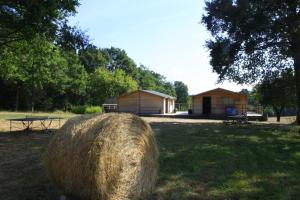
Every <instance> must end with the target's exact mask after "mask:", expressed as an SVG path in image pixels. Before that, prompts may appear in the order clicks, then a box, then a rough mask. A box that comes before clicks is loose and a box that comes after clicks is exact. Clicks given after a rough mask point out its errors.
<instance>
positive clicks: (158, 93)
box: [118, 90, 176, 99]
mask: <svg viewBox="0 0 300 200" xmlns="http://www.w3.org/2000/svg"><path fill="white" fill-rule="evenodd" d="M139 91H141V92H145V93H148V94H152V95H155V96H160V97H163V98H166V99H176V97H173V96H170V95H167V94H164V93H161V92H157V91H154V90H135V91H132V92H129V93H126V94H123V95H121V96H118V98H120V97H124V96H128V95H130V94H133V93H136V92H139Z"/></svg>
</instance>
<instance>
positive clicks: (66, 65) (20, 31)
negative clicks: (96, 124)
mask: <svg viewBox="0 0 300 200" xmlns="http://www.w3.org/2000/svg"><path fill="white" fill-rule="evenodd" d="M78 5H79V3H78V0H51V1H50V0H45V1H35V0H28V1H14V0H8V1H5V2H1V3H0V17H1V21H0V108H1V109H10V110H19V109H21V110H32V111H34V110H35V109H39V110H54V109H64V110H67V109H69V108H70V107H71V106H72V105H83V104H92V105H101V104H102V103H103V102H104V101H105V99H107V98H109V97H114V96H118V95H120V94H122V93H125V92H128V91H130V90H135V89H147V90H156V91H160V92H163V93H167V94H170V95H173V96H176V91H175V86H174V84H173V83H171V82H169V81H167V80H166V78H165V77H164V76H162V75H161V74H158V73H156V72H154V71H152V70H150V69H148V68H147V67H145V66H143V65H141V66H137V65H136V64H135V62H134V61H133V60H132V59H131V58H130V57H129V56H128V55H127V53H126V52H125V51H124V50H121V49H119V48H114V47H111V48H99V47H96V46H95V45H93V44H92V43H91V42H90V40H89V37H88V36H87V35H86V33H84V32H83V31H81V30H80V29H78V28H77V27H72V26H69V25H68V20H67V19H68V17H69V16H71V15H74V14H75V12H76V8H77V6H78ZM177 94H178V95H179V97H180V95H181V93H177ZM183 103H184V102H183Z"/></svg>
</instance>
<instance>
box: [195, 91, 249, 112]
mask: <svg viewBox="0 0 300 200" xmlns="http://www.w3.org/2000/svg"><path fill="white" fill-rule="evenodd" d="M203 97H211V115H225V114H226V108H228V107H230V106H235V107H236V108H237V110H238V112H239V113H245V112H247V105H248V100H247V97H246V96H243V95H238V94H236V95H235V94H228V93H223V92H220V93H211V94H210V93H207V94H203V95H198V96H193V99H192V103H193V105H192V108H193V114H198V115H202V114H203V110H202V109H203Z"/></svg>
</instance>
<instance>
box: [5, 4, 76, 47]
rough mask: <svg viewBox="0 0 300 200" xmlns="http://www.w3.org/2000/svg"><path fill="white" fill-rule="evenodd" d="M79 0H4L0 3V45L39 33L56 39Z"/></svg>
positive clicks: (25, 38)
mask: <svg viewBox="0 0 300 200" xmlns="http://www.w3.org/2000/svg"><path fill="white" fill-rule="evenodd" d="M78 5H79V2H78V0H44V1H36V0H26V1H22V0H6V1H1V3H0V19H1V20H0V47H2V46H4V45H10V43H12V42H15V41H20V40H31V39H33V38H34V37H35V35H36V34H38V35H45V36H46V37H51V38H53V39H54V38H55V36H56V35H57V33H58V32H59V31H60V29H61V27H62V25H63V24H66V20H67V17H69V16H70V15H73V14H74V13H75V11H76V7H77V6H78Z"/></svg>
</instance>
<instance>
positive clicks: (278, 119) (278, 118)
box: [276, 113, 280, 122]
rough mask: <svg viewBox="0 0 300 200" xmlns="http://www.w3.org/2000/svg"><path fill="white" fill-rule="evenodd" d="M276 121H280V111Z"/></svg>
mask: <svg viewBox="0 0 300 200" xmlns="http://www.w3.org/2000/svg"><path fill="white" fill-rule="evenodd" d="M276 121H277V122H280V113H276Z"/></svg>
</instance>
